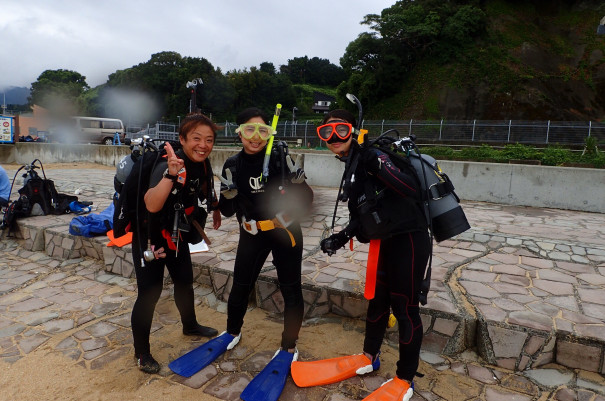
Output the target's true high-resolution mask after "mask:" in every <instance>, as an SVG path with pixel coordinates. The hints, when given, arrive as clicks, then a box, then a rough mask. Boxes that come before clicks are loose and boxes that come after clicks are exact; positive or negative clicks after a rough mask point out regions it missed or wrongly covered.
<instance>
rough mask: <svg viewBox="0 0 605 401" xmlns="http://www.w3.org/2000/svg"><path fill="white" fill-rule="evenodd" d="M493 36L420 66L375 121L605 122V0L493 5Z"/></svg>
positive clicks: (380, 107) (495, 1) (487, 7)
mask: <svg viewBox="0 0 605 401" xmlns="http://www.w3.org/2000/svg"><path fill="white" fill-rule="evenodd" d="M481 8H482V9H483V11H484V12H485V14H486V16H487V22H486V30H485V33H484V34H483V35H482V36H480V37H478V38H476V39H475V41H474V43H473V44H472V45H470V46H465V47H463V48H460V49H459V50H458V54H457V55H456V56H455V57H454V58H452V59H450V60H449V61H448V62H446V63H442V62H440V61H439V57H434V56H431V55H428V56H425V57H423V58H422V59H420V60H418V62H417V63H416V64H415V66H414V68H413V69H411V71H410V72H409V73H406V74H407V77H406V78H407V79H405V80H404V83H403V87H402V89H401V91H400V92H399V93H397V94H394V95H392V96H389V97H387V98H384V99H382V100H380V101H379V102H377V104H376V106H375V107H372V109H371V110H369V113H368V115H367V118H392V119H410V118H415V119H442V118H444V119H450V120H452V119H458V120H461V119H462V120H472V119H483V120H502V119H505V120H507V119H514V120H592V121H603V120H605V56H604V55H605V36H597V34H596V30H597V26H598V24H599V20H600V19H601V18H602V17H603V15H605V2H602V1H531V2H530V1H505V0H486V1H484V2H481Z"/></svg>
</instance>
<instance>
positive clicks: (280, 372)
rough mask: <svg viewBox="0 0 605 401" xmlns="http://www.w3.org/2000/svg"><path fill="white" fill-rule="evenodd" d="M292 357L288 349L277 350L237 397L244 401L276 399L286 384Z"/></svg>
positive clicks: (270, 400)
mask: <svg viewBox="0 0 605 401" xmlns="http://www.w3.org/2000/svg"><path fill="white" fill-rule="evenodd" d="M293 358H294V354H291V353H289V352H288V351H284V350H280V351H278V353H277V354H276V355H275V356H274V357H273V359H271V361H270V362H269V363H268V364H267V366H265V368H264V369H263V370H261V371H260V373H259V374H257V375H256V376H255V377H254V379H252V381H251V382H250V383H249V384H248V385H247V386H246V388H245V389H244V391H242V394H241V395H240V396H239V397H240V398H241V399H242V400H244V401H276V400H277V399H278V398H279V396H280V394H281V392H282V390H283V389H284V386H285V385H286V379H287V378H288V373H290V365H291V364H292V359H293Z"/></svg>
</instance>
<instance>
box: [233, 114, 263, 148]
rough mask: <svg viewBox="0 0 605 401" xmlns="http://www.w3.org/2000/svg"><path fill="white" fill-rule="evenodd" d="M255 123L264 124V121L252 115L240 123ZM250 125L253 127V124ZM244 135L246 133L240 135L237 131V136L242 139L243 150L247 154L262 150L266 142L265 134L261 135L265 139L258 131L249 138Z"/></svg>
mask: <svg viewBox="0 0 605 401" xmlns="http://www.w3.org/2000/svg"><path fill="white" fill-rule="evenodd" d="M255 123H256V124H261V125H265V122H264V121H263V119H262V118H261V117H252V118H251V119H249V120H248V121H246V122H245V123H244V124H242V125H246V124H255ZM251 127H255V126H254V125H251ZM246 136H247V135H242V133H241V132H239V137H240V139H241V140H242V146H243V147H244V152H246V153H247V154H249V155H253V154H256V153H258V152H260V151H262V150H263V148H264V147H265V145H266V144H267V140H268V137H266V136H265V135H262V136H263V137H265V138H266V139H262V138H261V133H260V132H256V133H253V135H252V137H251V138H247V137H246Z"/></svg>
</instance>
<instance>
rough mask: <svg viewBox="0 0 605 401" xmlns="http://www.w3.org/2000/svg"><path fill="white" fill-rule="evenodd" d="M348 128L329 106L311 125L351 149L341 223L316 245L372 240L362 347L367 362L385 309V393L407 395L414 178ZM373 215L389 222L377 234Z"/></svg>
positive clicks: (413, 305)
mask: <svg viewBox="0 0 605 401" xmlns="http://www.w3.org/2000/svg"><path fill="white" fill-rule="evenodd" d="M355 127H356V121H355V117H354V116H353V115H352V114H351V113H349V112H348V111H346V110H333V111H331V112H329V113H328V114H327V115H326V117H325V118H324V120H323V123H322V125H321V126H319V127H318V128H317V132H318V135H319V137H320V139H321V140H323V141H325V142H326V144H327V147H328V149H330V150H331V151H332V152H333V153H335V154H336V155H337V157H338V158H339V159H340V160H341V161H343V162H347V160H349V158H353V157H354V156H355V155H356V154H359V162H358V164H357V165H356V167H354V168H355V181H354V182H352V183H350V188H349V193H348V207H349V212H350V222H349V225H348V226H347V227H345V228H344V229H343V230H342V231H340V232H339V233H336V234H333V235H331V236H330V237H328V238H326V239H323V240H322V241H321V248H322V250H323V251H324V252H326V253H328V254H333V253H335V252H336V250H337V249H340V248H342V247H343V246H344V245H345V244H346V243H347V242H348V241H349V239H350V238H352V237H357V239H358V240H360V241H361V242H370V240H376V239H378V240H379V241H380V242H379V245H378V248H377V249H378V251H377V252H378V255H377V256H378V262H377V277H376V285H375V295H374V297H373V298H372V299H371V300H370V301H369V304H368V311H367V319H366V333H365V341H364V346H363V351H364V354H365V355H366V356H367V357H368V358H369V359H370V361H372V362H374V361H375V359H376V358H377V357H378V354H379V352H380V346H381V344H382V340H383V338H384V334H385V331H386V328H387V323H388V319H389V315H390V310H391V309H392V311H393V314H394V315H395V317H396V318H397V321H398V322H399V361H398V362H397V372H396V377H395V378H394V379H393V380H392V381H391V382H389V383H387V384H385V385H388V386H391V387H392V388H393V394H395V393H397V394H402V395H403V396H404V398H403V400H409V399H410V398H411V397H412V395H413V385H412V380H413V378H414V375H415V374H416V371H417V369H418V363H419V357H420V346H421V344H422V335H423V331H422V321H421V320H420V312H419V299H418V295H419V293H420V283H421V281H422V279H423V278H424V273H425V268H426V266H427V262H428V259H429V255H430V252H431V243H430V237H429V233H428V224H427V221H426V217H425V215H424V212H423V210H422V207H421V194H420V192H421V189H420V183H419V182H418V180H417V178H416V176H415V175H414V174H413V172H412V170H411V169H410V170H405V169H400V168H398V167H397V166H395V164H394V163H393V162H392V161H391V160H390V158H389V156H388V155H387V154H385V153H384V152H382V151H380V150H378V149H375V148H362V147H360V145H359V144H358V143H357V141H356V140H355V139H354V138H353V131H354V130H355ZM377 216H379V217H377ZM380 219H382V220H383V221H385V220H388V221H390V223H389V229H388V232H381V231H380V230H383V228H380V227H379V226H376V225H375V224H374V222H375V221H379V220H380ZM372 252H373V251H372V244H371V245H370V254H371V253H372Z"/></svg>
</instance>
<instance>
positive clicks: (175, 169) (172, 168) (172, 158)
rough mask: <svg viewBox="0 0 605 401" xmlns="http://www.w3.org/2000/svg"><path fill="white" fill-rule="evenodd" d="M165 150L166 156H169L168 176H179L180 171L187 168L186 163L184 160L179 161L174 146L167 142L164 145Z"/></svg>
mask: <svg viewBox="0 0 605 401" xmlns="http://www.w3.org/2000/svg"><path fill="white" fill-rule="evenodd" d="M164 149H166V155H167V156H168V158H167V161H168V174H170V175H177V174H178V173H179V171H180V170H181V169H182V168H183V167H184V166H185V161H184V160H183V159H179V158H178V156H177V155H176V153H174V149H172V145H170V143H168V142H166V143H165V144H164Z"/></svg>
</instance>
